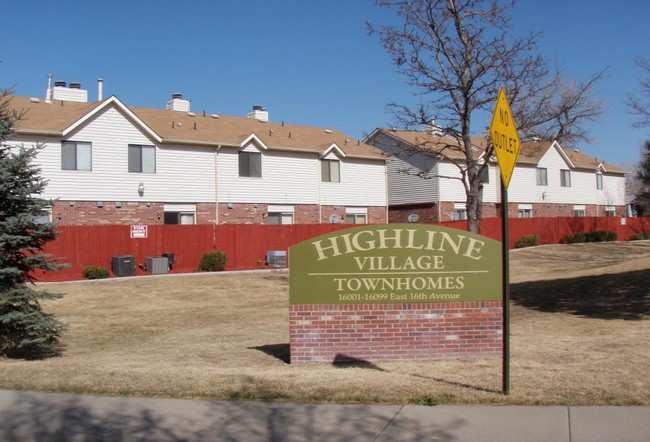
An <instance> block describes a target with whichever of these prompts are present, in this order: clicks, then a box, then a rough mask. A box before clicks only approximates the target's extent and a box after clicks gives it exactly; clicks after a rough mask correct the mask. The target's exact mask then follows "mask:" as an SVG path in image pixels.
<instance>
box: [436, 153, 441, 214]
mask: <svg viewBox="0 0 650 442" xmlns="http://www.w3.org/2000/svg"><path fill="white" fill-rule="evenodd" d="M439 167H440V160H438V161H436V198H437V199H438V204H436V209H437V211H438V224H439V223H441V222H442V218H441V217H442V207H440V206H441V205H442V201H440V169H439Z"/></svg>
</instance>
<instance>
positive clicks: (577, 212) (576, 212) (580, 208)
mask: <svg viewBox="0 0 650 442" xmlns="http://www.w3.org/2000/svg"><path fill="white" fill-rule="evenodd" d="M573 216H578V217H582V216H586V208H585V206H584V205H583V204H576V205H575V206H573Z"/></svg>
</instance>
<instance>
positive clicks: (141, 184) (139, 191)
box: [138, 181, 144, 196]
mask: <svg viewBox="0 0 650 442" xmlns="http://www.w3.org/2000/svg"><path fill="white" fill-rule="evenodd" d="M138 195H140V196H142V195H144V183H143V182H142V181H140V184H138Z"/></svg>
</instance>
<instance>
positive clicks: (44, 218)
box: [34, 207, 52, 224]
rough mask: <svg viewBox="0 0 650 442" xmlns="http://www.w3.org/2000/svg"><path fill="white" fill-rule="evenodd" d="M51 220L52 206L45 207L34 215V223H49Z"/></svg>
mask: <svg viewBox="0 0 650 442" xmlns="http://www.w3.org/2000/svg"><path fill="white" fill-rule="evenodd" d="M51 222H52V208H51V207H46V208H44V209H42V210H41V211H40V212H38V215H36V216H34V224H49V223H51Z"/></svg>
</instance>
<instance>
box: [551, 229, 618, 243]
mask: <svg viewBox="0 0 650 442" xmlns="http://www.w3.org/2000/svg"><path fill="white" fill-rule="evenodd" d="M605 241H616V232H612V231H610V230H597V231H595V232H588V233H576V234H575V235H573V236H571V235H566V236H565V237H564V238H562V242H563V243H564V244H576V243H581V242H605Z"/></svg>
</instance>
